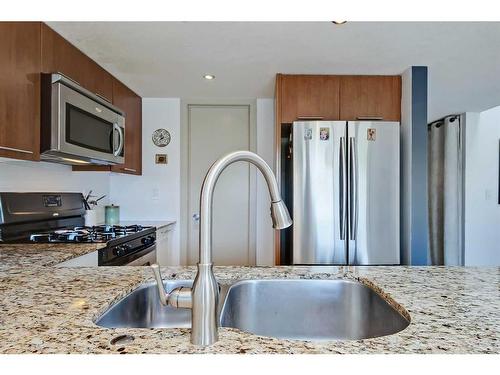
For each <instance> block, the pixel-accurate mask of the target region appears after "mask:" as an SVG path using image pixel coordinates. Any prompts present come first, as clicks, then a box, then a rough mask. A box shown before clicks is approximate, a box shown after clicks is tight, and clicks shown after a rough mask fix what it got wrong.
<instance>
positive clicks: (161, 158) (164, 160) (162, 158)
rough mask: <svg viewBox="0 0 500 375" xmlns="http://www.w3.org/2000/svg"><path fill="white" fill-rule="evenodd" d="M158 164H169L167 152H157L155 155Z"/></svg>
mask: <svg viewBox="0 0 500 375" xmlns="http://www.w3.org/2000/svg"><path fill="white" fill-rule="evenodd" d="M155 162H156V164H168V156H167V154H156V155H155Z"/></svg>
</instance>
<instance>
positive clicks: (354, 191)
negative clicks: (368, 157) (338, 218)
mask: <svg viewBox="0 0 500 375" xmlns="http://www.w3.org/2000/svg"><path fill="white" fill-rule="evenodd" d="M355 147H356V144H355V141H354V137H350V138H349V165H350V168H349V214H350V215H349V233H350V239H351V240H355V239H356V232H357V222H358V217H357V216H358V215H357V214H358V213H357V211H358V210H357V208H358V181H357V170H356V169H357V166H356V149H355Z"/></svg>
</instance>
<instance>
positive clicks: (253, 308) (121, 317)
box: [96, 279, 410, 341]
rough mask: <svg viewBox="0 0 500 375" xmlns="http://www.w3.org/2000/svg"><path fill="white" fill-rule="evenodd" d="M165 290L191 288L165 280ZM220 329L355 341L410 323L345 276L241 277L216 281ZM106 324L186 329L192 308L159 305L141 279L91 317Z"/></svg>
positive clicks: (185, 283)
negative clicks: (98, 314) (330, 278)
mask: <svg viewBox="0 0 500 375" xmlns="http://www.w3.org/2000/svg"><path fill="white" fill-rule="evenodd" d="M164 285H165V288H166V290H167V291H171V290H172V289H174V288H177V287H180V286H186V287H191V285H192V281H190V280H166V281H164ZM218 311H219V316H220V326H221V327H231V328H237V329H239V330H241V331H245V332H249V333H253V334H257V335H261V336H269V337H275V338H281V339H294V340H313V341H315V340H359V339H366V338H373V337H379V336H385V335H390V334H394V333H396V332H399V331H401V330H403V329H405V328H406V327H407V326H408V325H409V323H410V322H409V321H408V320H407V319H406V318H405V317H404V316H403V315H401V314H400V313H399V312H398V311H397V310H395V309H394V308H393V307H392V306H391V305H390V304H389V303H388V302H387V301H386V300H384V299H383V298H382V297H381V296H380V295H379V294H377V293H376V292H375V291H373V290H372V289H371V288H369V287H367V286H365V285H364V284H362V283H359V282H356V281H349V280H304V279H300V280H289V279H276V280H245V281H239V282H236V283H234V284H232V285H224V284H223V285H221V293H220V299H219V306H218ZM96 324H97V325H99V326H102V327H107V328H119V327H126V328H190V327H191V310H189V309H175V308H172V307H170V306H168V307H165V306H162V305H161V304H160V301H159V298H158V291H157V288H156V285H155V284H154V283H145V284H143V285H141V286H139V287H138V288H137V289H135V290H134V291H132V292H131V293H130V294H128V295H127V296H125V297H124V298H122V299H121V300H119V301H118V302H116V303H115V304H114V305H112V306H111V307H110V308H109V309H108V310H107V311H106V312H104V314H102V315H101V316H100V317H99V318H98V319H97V321H96Z"/></svg>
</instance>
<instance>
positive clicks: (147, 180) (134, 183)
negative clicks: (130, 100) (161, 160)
mask: <svg viewBox="0 0 500 375" xmlns="http://www.w3.org/2000/svg"><path fill="white" fill-rule="evenodd" d="M158 128H165V129H167V130H168V131H169V132H170V136H171V141H170V144H169V145H168V146H166V147H163V148H162V147H157V146H155V145H154V144H153V142H152V140H151V136H152V133H153V131H154V130H155V129H158ZM157 153H159V154H167V156H168V164H166V165H165V164H156V163H155V154H157ZM110 193H111V198H112V203H114V204H117V205H119V206H120V217H121V219H122V220H127V221H130V220H131V221H134V220H175V221H177V225H176V226H175V228H174V231H173V233H172V254H170V256H169V260H170V261H171V262H172V264H178V263H179V262H180V232H179V231H180V225H179V220H180V99H178V98H144V99H143V101H142V176H133V175H125V174H118V173H112V174H111V179H110Z"/></svg>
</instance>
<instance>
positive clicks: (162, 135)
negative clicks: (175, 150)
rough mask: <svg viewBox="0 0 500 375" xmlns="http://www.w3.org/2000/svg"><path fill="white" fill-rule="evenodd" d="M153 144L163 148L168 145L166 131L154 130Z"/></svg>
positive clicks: (168, 136) (168, 137)
mask: <svg viewBox="0 0 500 375" xmlns="http://www.w3.org/2000/svg"><path fill="white" fill-rule="evenodd" d="M153 143H154V144H155V145H156V146H158V147H165V146H166V145H168V144H169V143H170V133H169V132H168V130H166V129H156V130H155V131H154V132H153Z"/></svg>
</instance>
